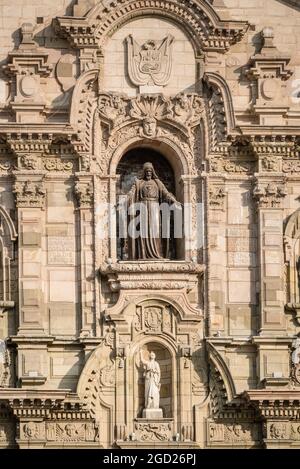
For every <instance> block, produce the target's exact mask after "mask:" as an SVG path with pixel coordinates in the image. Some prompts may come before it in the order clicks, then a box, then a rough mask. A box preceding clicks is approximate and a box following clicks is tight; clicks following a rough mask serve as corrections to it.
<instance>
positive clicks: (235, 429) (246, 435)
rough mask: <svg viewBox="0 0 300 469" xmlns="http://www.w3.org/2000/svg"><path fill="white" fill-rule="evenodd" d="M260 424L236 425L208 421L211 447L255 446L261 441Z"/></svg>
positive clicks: (245, 423) (243, 423) (244, 423)
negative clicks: (217, 445) (228, 445)
mask: <svg viewBox="0 0 300 469" xmlns="http://www.w3.org/2000/svg"><path fill="white" fill-rule="evenodd" d="M259 437H260V430H259V424H252V423H250V422H249V423H248V422H241V423H238V422H237V423H235V424H228V423H215V422H211V421H208V438H209V442H210V444H211V445H216V444H218V443H219V444H222V443H223V444H226V443H227V444H232V445H234V446H235V445H243V444H248V445H253V444H254V443H257V442H258V441H259Z"/></svg>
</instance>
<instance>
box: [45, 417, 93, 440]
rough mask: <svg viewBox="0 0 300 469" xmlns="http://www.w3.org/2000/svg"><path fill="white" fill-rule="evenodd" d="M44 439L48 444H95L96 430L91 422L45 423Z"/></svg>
mask: <svg viewBox="0 0 300 469" xmlns="http://www.w3.org/2000/svg"><path fill="white" fill-rule="evenodd" d="M46 437H47V441H49V442H58V443H60V442H63V443H76V442H78V443H79V442H84V441H86V442H96V441H99V432H98V428H97V427H95V425H94V423H93V422H66V421H61V422H46Z"/></svg>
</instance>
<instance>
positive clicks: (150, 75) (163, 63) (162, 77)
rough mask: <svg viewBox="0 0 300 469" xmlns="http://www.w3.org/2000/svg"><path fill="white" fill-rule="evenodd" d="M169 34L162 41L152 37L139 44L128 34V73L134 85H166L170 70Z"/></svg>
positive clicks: (170, 40)
mask: <svg viewBox="0 0 300 469" xmlns="http://www.w3.org/2000/svg"><path fill="white" fill-rule="evenodd" d="M173 40H174V38H173V36H171V35H170V34H169V35H168V36H167V37H166V38H165V39H163V40H162V41H156V40H154V39H151V40H148V41H146V42H145V43H144V44H142V45H141V46H140V45H139V44H138V43H137V42H136V41H135V40H134V39H133V37H132V35H131V34H130V35H129V36H128V37H127V39H126V42H127V54H128V75H129V78H130V80H131V81H132V83H133V84H134V85H135V86H140V87H141V86H166V85H167V84H168V82H169V79H170V75H171V71H172V43H173Z"/></svg>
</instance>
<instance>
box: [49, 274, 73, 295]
mask: <svg viewBox="0 0 300 469" xmlns="http://www.w3.org/2000/svg"><path fill="white" fill-rule="evenodd" d="M76 301H77V296H76V282H75V270H74V269H72V270H71V269H69V270H67V269H64V270H50V271H49V302H50V303H52V302H65V303H68V302H70V303H75V302H76Z"/></svg>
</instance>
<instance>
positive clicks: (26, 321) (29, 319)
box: [21, 308, 41, 326]
mask: <svg viewBox="0 0 300 469" xmlns="http://www.w3.org/2000/svg"><path fill="white" fill-rule="evenodd" d="M21 317H22V326H37V325H38V326H41V312H40V310H39V309H38V308H37V309H22V311H21Z"/></svg>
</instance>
